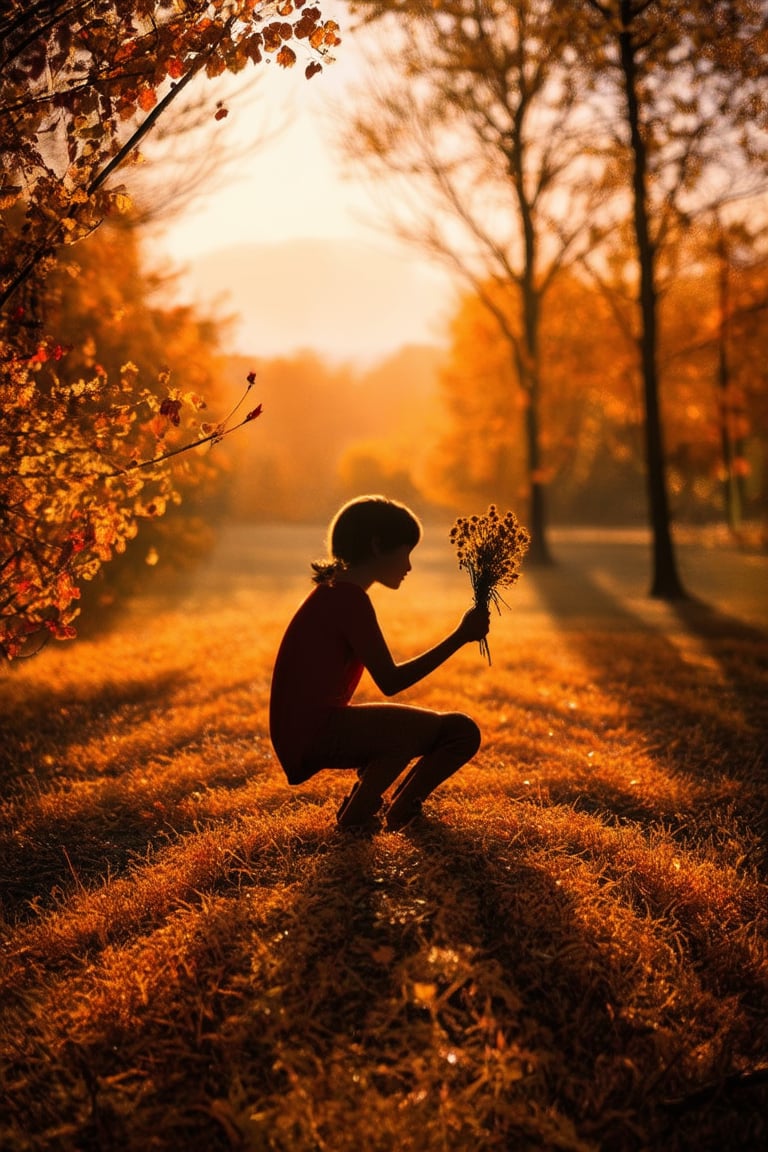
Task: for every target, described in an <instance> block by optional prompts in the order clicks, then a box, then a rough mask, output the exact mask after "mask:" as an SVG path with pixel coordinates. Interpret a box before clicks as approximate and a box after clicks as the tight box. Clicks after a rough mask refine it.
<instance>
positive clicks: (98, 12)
mask: <svg viewBox="0 0 768 1152" xmlns="http://www.w3.org/2000/svg"><path fill="white" fill-rule="evenodd" d="M337 31H338V28H337V25H336V24H335V23H334V22H333V21H324V20H323V17H322V14H321V11H320V9H319V7H317V6H315V5H313V4H308V3H306V0H274V2H270V0H185V2H184V3H179V2H177V0H160V2H159V3H158V2H155V0H45V2H42V0H40V2H35V0H33V2H32V3H27V2H23V3H22V2H21V0H9V3H6V4H5V5H4V6H3V11H2V14H1V15H0V157H1V161H0V162H1V164H2V168H1V169H0V251H1V253H2V254H1V256H0V370H1V372H2V375H0V406H2V411H3V418H4V438H3V444H2V448H0V528H1V530H2V531H1V532H0V537H1V543H0V573H1V574H2V595H1V596H0V652H2V653H3V654H4V655H6V656H14V655H18V654H19V653H22V652H24V651H27V650H29V648H30V647H32V648H34V647H36V646H37V644H38V642H39V638H40V637H45V636H46V635H53V636H55V637H58V638H67V637H69V636H71V635H72V634H73V631H74V627H73V620H74V618H75V616H76V614H77V599H78V595H79V582H80V581H81V580H82V579H84V578H87V577H89V576H93V575H94V573H95V572H96V571H97V570H98V568H99V567H100V565H101V564H103V563H104V562H105V561H106V560H108V559H110V558H111V557H112V556H113V555H114V554H115V552H120V551H122V550H123V549H124V548H125V543H126V540H127V539H129V538H130V537H131V536H132V535H134V534H135V531H136V523H137V517H140V516H142V515H146V514H149V515H151V516H152V515H156V514H158V513H159V512H160V511H161V510H162V507H163V506H164V505H165V504H167V503H169V502H170V501H172V500H174V499H176V498H177V495H178V494H177V491H176V488H175V486H174V482H173V479H172V478H171V476H170V474H169V473H168V471H167V470H165V469H163V468H161V467H159V466H158V465H159V462H160V460H161V459H162V458H165V457H167V456H168V455H169V454H175V453H177V452H178V451H179V449H180V448H181V447H183V444H180V443H179V441H178V439H177V438H178V436H179V434H180V432H181V430H182V429H183V428H184V427H185V424H186V422H187V420H188V419H189V417H190V416H192V417H193V418H194V413H195V411H196V410H198V409H200V408H201V407H202V404H203V400H202V398H201V396H200V394H199V393H198V392H197V390H196V388H194V387H190V386H189V383H188V381H185V380H184V379H176V378H175V377H174V375H173V365H172V363H171V362H170V355H171V352H172V349H171V348H170V347H169V348H168V349H166V351H167V353H168V360H167V361H166V362H164V363H162V364H157V363H156V364H154V365H153V366H151V367H144V368H141V369H140V368H139V367H138V366H137V364H136V363H135V362H134V361H133V360H131V359H128V360H127V361H126V362H124V363H122V364H120V365H116V366H114V367H113V368H112V369H111V371H110V372H109V373H108V372H107V370H106V368H105V365H104V363H103V362H102V359H100V352H99V349H98V348H97V347H95V345H94V346H93V347H91V344H93V341H90V342H89V343H88V344H87V347H86V345H84V344H83V342H82V341H80V342H78V339H77V338H76V337H74V338H72V339H71V338H70V336H69V335H68V333H67V331H65V330H64V327H55V323H56V317H57V301H58V298H59V297H58V296H57V290H56V288H55V286H54V284H53V282H52V279H51V274H52V272H53V269H54V268H55V267H56V265H57V264H59V263H61V262H62V261H64V262H65V263H66V266H67V269H68V274H71V275H78V264H77V245H78V244H79V243H82V242H84V240H85V238H86V237H87V236H89V235H90V233H92V232H93V231H94V229H95V228H97V227H98V226H99V224H100V223H101V222H102V221H103V220H104V219H105V218H107V217H108V216H110V215H113V214H115V213H125V212H129V211H130V195H129V190H130V180H129V178H127V177H126V175H125V173H126V171H127V170H128V169H129V168H130V165H131V163H132V162H134V161H135V160H136V159H137V158H138V156H139V153H140V146H141V143H142V140H144V138H145V137H146V135H147V133H148V132H149V131H150V130H151V129H152V128H153V126H154V125H155V124H156V123H157V122H158V120H159V118H160V117H161V116H162V115H163V113H165V112H166V111H167V110H168V109H169V108H170V107H171V106H172V105H173V104H174V101H176V100H177V98H178V97H179V95H180V93H181V92H182V91H184V90H185V88H186V87H187V86H188V85H189V84H190V83H191V82H192V81H193V80H194V79H195V78H196V77H198V76H207V77H208V78H215V77H216V76H218V75H220V74H221V73H223V72H225V71H229V72H239V71H241V70H242V69H244V68H245V67H247V66H248V65H250V64H259V63H261V62H262V61H264V60H266V59H274V60H275V61H276V62H277V64H278V65H279V66H281V67H284V68H288V67H292V66H293V65H294V64H296V63H297V61H298V60H299V59H302V62H303V64H304V68H305V73H306V75H307V77H308V78H310V77H312V76H313V75H314V74H315V73H316V72H318V71H319V70H321V68H322V61H323V59H324V58H327V57H328V54H329V52H330V50H331V48H333V47H334V46H335V45H336V44H337V43H338V42H339V39H338V35H337ZM212 115H213V116H214V117H215V118H223V117H224V116H226V108H225V107H223V106H220V107H218V108H217V109H216V110H215V111H214V112H212ZM118 179H119V180H120V183H118ZM58 318H59V321H60V320H61V316H60V315H59V317H58ZM170 343H172V341H169V344H170ZM103 359H104V360H106V359H107V357H104V358H103ZM187 368H189V360H187ZM193 375H194V373H193ZM251 386H252V380H249V381H248V384H247V386H246V388H245V391H246V393H247V392H248V391H250V387H251ZM259 411H260V409H259V407H258V406H256V407H252V406H251V405H250V404H249V405H247V406H246V407H244V408H243V409H241V410H240V411H239V412H238V413H237V416H236V419H235V421H234V422H235V423H238V422H240V421H241V420H243V419H245V420H246V421H247V420H249V419H252V418H253V417H254V416H255V415H257V414H258V412H259ZM231 427H232V421H230V422H227V420H226V419H225V418H224V419H222V418H216V417H215V416H214V419H213V422H212V423H211V424H210V425H209V427H208V430H206V427H205V426H204V421H200V422H199V423H198V427H197V429H196V431H195V432H194V433H193V434H192V436H191V439H192V440H199V439H202V440H207V441H210V442H215V441H216V440H217V439H219V438H220V437H221V435H223V434H225V432H226V431H227V430H228V429H229V428H231Z"/></svg>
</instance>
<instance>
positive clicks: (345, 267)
mask: <svg viewBox="0 0 768 1152" xmlns="http://www.w3.org/2000/svg"><path fill="white" fill-rule="evenodd" d="M184 292H185V295H191V297H192V299H193V300H194V301H195V302H196V303H199V304H201V305H203V306H206V305H207V306H208V307H210V306H211V304H213V305H215V308H216V310H217V312H221V313H224V314H237V315H238V316H239V320H238V321H237V323H236V325H235V327H234V328H233V346H232V351H233V353H240V354H243V355H249V356H275V355H279V354H282V353H286V354H289V353H292V352H295V351H297V350H300V349H312V350H314V351H316V352H318V353H320V354H321V355H322V356H323V357H324V358H327V359H330V360H332V361H334V362H338V361H347V360H354V361H356V362H362V363H367V364H369V363H371V362H373V361H375V360H378V359H380V358H381V357H382V356H386V355H388V354H390V353H391V352H393V351H394V350H395V349H397V348H399V347H401V346H402V345H404V344H425V343H426V344H442V343H443V342H444V341H445V329H446V321H447V319H448V318H449V316H450V312H451V302H452V299H453V289H452V287H451V285H450V283H449V281H448V279H447V277H446V276H445V275H444V274H441V273H440V272H439V271H437V270H436V269H435V268H434V267H432V266H430V265H429V264H427V263H426V262H425V260H424V259H423V258H422V257H420V256H419V254H418V253H415V252H414V253H406V254H405V255H403V256H399V255H397V254H393V253H391V252H388V251H385V250H383V249H381V248H378V247H376V246H374V245H367V244H365V243H364V242H358V241H353V240H319V239H308V240H295V241H289V242H283V243H275V244H244V245H243V246H242V247H233V248H223V249H220V250H217V251H215V252H212V253H209V254H206V255H203V256H201V257H198V258H197V259H194V260H192V261H190V262H189V264H188V265H187V268H186V271H185V275H184Z"/></svg>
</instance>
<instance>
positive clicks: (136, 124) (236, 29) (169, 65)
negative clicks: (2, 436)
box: [0, 0, 339, 305]
mask: <svg viewBox="0 0 768 1152" xmlns="http://www.w3.org/2000/svg"><path fill="white" fill-rule="evenodd" d="M337 31H338V25H337V24H336V23H335V22H334V21H323V18H322V15H321V12H320V9H319V8H318V7H316V6H315V5H307V4H306V0H266V2H265V0H187V2H186V3H184V4H177V3H173V2H171V0H160V2H159V3H156V2H154V0H152V2H150V0H93V2H91V3H87V2H86V3H78V4H75V5H72V4H71V3H69V2H66V0H53V2H52V3H50V4H45V5H42V4H33V5H28V4H25V3H21V2H19V0H11V3H10V4H9V5H6V6H5V11H4V14H3V15H2V17H0V44H1V45H2V47H0V77H2V79H1V80H0V154H1V155H2V156H3V161H2V164H3V168H2V179H1V180H0V187H1V191H0V211H1V212H2V215H6V214H7V213H8V211H9V210H10V209H12V208H15V211H16V213H17V215H18V214H20V215H21V223H20V225H19V224H16V225H15V226H14V228H13V229H12V231H11V235H12V236H13V238H14V239H13V243H9V238H8V236H7V235H6V221H5V220H3V221H2V232H3V260H2V267H1V268H0V305H3V304H5V303H6V302H7V301H8V300H9V299H10V297H11V296H12V295H13V294H14V292H16V291H17V290H18V288H19V287H20V285H22V284H24V283H25V282H26V281H27V280H28V279H29V277H30V276H31V275H32V274H33V273H34V272H35V271H36V270H37V269H39V266H40V263H41V261H44V260H46V259H48V258H50V257H53V256H54V255H55V253H56V252H57V250H58V249H59V247H60V245H61V244H62V243H69V242H72V241H74V240H76V239H78V238H79V237H81V236H84V235H86V234H87V233H88V232H89V231H90V230H91V229H92V228H94V227H95V226H96V225H98V223H99V222H100V221H101V220H102V219H103V218H104V216H105V215H107V214H108V213H109V212H110V211H114V210H118V211H120V210H123V209H124V208H125V207H127V204H128V198H127V193H126V191H125V189H124V188H123V187H115V186H114V185H112V184H111V183H110V177H112V176H113V175H114V173H115V172H116V171H117V169H118V168H120V167H121V166H122V165H123V164H124V163H125V162H126V161H129V160H133V159H135V158H136V157H137V149H138V146H139V145H140V143H141V141H142V140H143V138H144V137H145V136H146V134H147V132H148V131H149V130H150V129H151V128H152V127H153V125H154V124H155V123H156V121H157V120H158V119H159V117H160V116H161V115H162V114H163V113H164V112H165V111H166V109H167V108H168V107H170V105H171V104H172V102H173V101H174V100H175V99H176V98H177V97H178V96H179V94H180V93H181V92H182V91H183V89H184V88H185V87H186V86H187V84H189V83H190V81H192V80H193V79H194V78H195V76H197V75H198V74H204V75H206V76H208V77H216V76H218V75H220V74H222V73H224V72H240V71H242V70H243V69H244V68H245V67H246V66H247V65H248V64H249V63H252V64H258V63H260V62H262V61H263V60H265V59H268V58H274V59H275V60H276V61H277V63H278V64H279V65H280V66H281V67H283V68H290V67H292V66H293V65H294V64H295V63H296V61H297V49H298V50H301V46H306V53H307V55H308V57H309V59H308V63H307V65H306V68H305V72H306V75H307V77H311V76H312V75H314V74H315V73H316V72H318V71H320V70H321V68H322V65H321V63H320V60H322V59H323V58H324V57H327V55H328V53H329V51H330V49H331V48H332V47H334V46H335V45H336V44H338V43H339V38H338V36H337ZM214 115H215V116H217V117H223V116H225V115H226V109H224V108H219V109H218V110H217V111H216V112H215V113H214ZM0 220H2V216H0Z"/></svg>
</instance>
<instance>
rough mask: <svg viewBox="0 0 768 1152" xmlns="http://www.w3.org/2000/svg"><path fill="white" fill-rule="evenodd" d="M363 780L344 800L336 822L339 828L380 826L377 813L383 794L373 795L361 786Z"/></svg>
mask: <svg viewBox="0 0 768 1152" xmlns="http://www.w3.org/2000/svg"><path fill="white" fill-rule="evenodd" d="M361 783H362V782H361V781H358V783H357V784H355V786H354V788H353V789H352V791H351V792H350V793H349V795H348V796H345V798H344V799H343V800H342V802H341V805H340V807H339V809H338V811H337V813H336V823H337V824H338V826H339V828H343V829H344V830H345V831H346V830H350V831H351V830H354V829H370V828H374V829H376V828H378V827H380V821H378V820H377V819H376V813H377V812H378V811H379V809H380V808H381V805H382V804H383V800H382V798H381V796H377V795H371V794H370V793H369V792H366V790H365V789H364V788H362V787H361Z"/></svg>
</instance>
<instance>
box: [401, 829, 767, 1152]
mask: <svg viewBox="0 0 768 1152" xmlns="http://www.w3.org/2000/svg"><path fill="white" fill-rule="evenodd" d="M407 835H408V838H409V839H410V840H411V841H412V843H414V844H415V845H416V846H417V847H418V849H419V850H420V852H421V854H422V864H421V868H420V885H419V890H420V894H421V895H422V896H423V897H424V899H425V901H426V903H427V905H428V906H429V907H431V908H433V909H436V910H437V909H442V910H443V914H442V915H438V916H436V918H435V924H434V927H435V932H434V935H433V943H434V944H437V945H438V946H439V945H441V944H442V945H443V946H448V947H450V948H454V949H455V948H456V947H457V946H459V947H460V945H461V942H462V940H463V941H465V942H468V943H469V944H470V945H472V946H473V947H474V948H476V949H477V951H478V956H479V957H488V958H491V959H492V960H493V961H495V962H496V964H497V965H498V968H499V972H500V980H499V982H498V985H497V994H496V995H495V996H491V997H490V998H489V999H488V1003H487V1012H488V1013H489V1014H490V1016H491V1022H492V1023H493V1024H494V1025H495V1026H496V1027H498V1028H500V1029H501V1030H502V1032H503V1033H504V1035H505V1037H506V1042H507V1044H510V1043H512V1044H515V1043H517V1044H518V1045H520V1046H521V1047H522V1048H523V1050H526V1051H528V1052H530V1054H531V1057H532V1066H533V1067H532V1070H535V1067H536V1065H537V1063H538V1064H539V1066H540V1068H541V1070H542V1071H543V1073H544V1086H543V1087H544V1093H545V1095H544V1097H543V1098H542V1096H541V1095H540V1094H539V1093H540V1091H541V1085H538V1086H537V1084H536V1079H535V1076H534V1077H533V1078H532V1080H531V1082H530V1094H531V1100H532V1101H535V1103H536V1104H538V1105H539V1106H540V1107H541V1108H542V1109H543V1110H547V1109H552V1110H554V1111H557V1112H561V1113H562V1112H564V1113H566V1114H567V1115H568V1116H569V1117H570V1118H571V1119H572V1121H573V1123H574V1125H575V1127H576V1129H577V1131H578V1133H579V1135H580V1136H581V1137H582V1138H586V1139H588V1140H591V1141H595V1143H596V1146H598V1147H601V1148H610V1149H612V1150H613V1152H624V1150H626V1152H629V1150H636V1149H639V1148H641V1147H642V1148H645V1149H648V1148H658V1149H662V1148H663V1149H665V1152H669V1150H670V1149H681V1148H690V1147H698V1148H704V1147H707V1148H712V1149H714V1148H717V1149H723V1150H725V1149H734V1150H735V1149H739V1150H740V1149H742V1148H746V1147H751V1146H752V1145H751V1144H750V1140H751V1139H752V1138H754V1133H755V1132H756V1131H758V1130H759V1129H760V1126H761V1120H760V1114H759V1112H757V1111H753V1112H752V1113H749V1112H747V1113H745V1112H744V1110H743V1107H742V1106H743V1104H744V1101H743V1100H738V1099H734V1100H728V1099H725V1100H723V1101H722V1102H721V1107H720V1111H719V1114H718V1115H717V1116H715V1117H713V1116H711V1115H707V1116H706V1117H705V1118H704V1121H703V1122H704V1132H705V1133H706V1136H705V1138H704V1140H703V1142H702V1139H701V1138H700V1137H699V1134H698V1133H697V1126H698V1124H699V1122H700V1119H701V1118H700V1117H698V1116H691V1117H690V1118H689V1119H688V1120H687V1121H683V1120H681V1119H680V1118H679V1117H672V1115H671V1113H670V1110H669V1108H668V1104H669V1101H670V1099H673V1098H687V1096H688V1094H689V1093H690V1090H691V1087H693V1088H697V1087H698V1085H697V1084H694V1085H690V1084H689V1083H687V1082H686V1079H685V1076H684V1075H681V1074H680V1073H679V1070H678V1061H679V1058H680V1056H681V1054H683V1053H684V1052H685V1051H686V1049H687V1048H688V1046H689V1045H690V1046H694V1045H695V1043H696V1041H695V1040H692V1039H691V1038H690V1035H689V1029H688V1025H687V1021H686V1018H685V1011H684V1009H683V1011H682V1012H681V1015H680V1017H679V1018H678V1019H675V1013H674V1010H669V1008H668V1005H667V1004H665V1003H663V1000H664V995H663V989H664V987H665V985H664V983H663V981H662V983H661V984H660V1002H659V1003H658V1004H657V1005H655V1006H654V1007H653V1008H651V1007H650V1005H649V1006H648V1009H649V1013H650V1015H648V1016H646V1013H645V1011H644V1010H643V998H644V995H645V993H644V992H643V981H644V977H643V972H644V970H645V966H646V965H647V957H646V956H645V955H644V954H642V952H638V953H637V954H633V953H632V951H631V949H630V948H628V947H627V942H626V940H623V941H622V945H621V947H619V948H616V947H614V946H613V944H612V941H611V926H610V919H609V918H606V916H605V914H602V915H601V912H600V910H599V909H598V908H595V909H594V911H593V914H592V919H591V920H590V919H585V918H584V916H583V915H579V914H578V913H577V911H576V909H575V907H574V905H573V902H572V901H571V900H570V899H569V898H568V896H567V895H565V894H564V892H563V890H562V889H561V888H560V887H559V885H558V884H557V881H555V880H554V879H553V877H552V876H551V875H549V874H548V873H547V872H546V870H545V868H544V866H542V867H541V868H539V867H537V866H536V865H535V864H533V863H531V862H528V861H526V860H525V859H524V858H520V857H518V856H516V854H515V844H514V841H511V842H510V841H509V840H508V839H507V840H505V839H503V838H501V839H499V840H498V841H496V840H494V838H493V837H492V836H487V835H484V836H483V837H482V839H481V838H479V837H478V835H477V829H476V828H475V829H474V830H471V829H467V830H466V831H462V830H460V829H458V828H457V827H455V826H453V827H448V826H446V825H444V824H441V823H439V822H432V821H430V822H428V823H427V824H426V826H425V825H424V824H421V825H419V824H416V825H414V826H413V828H412V829H411V830H409V832H408V834H407ZM520 856H521V857H522V856H523V854H522V853H521V854H520ZM468 910H471V913H472V918H471V920H470V921H469V922H467V920H466V914H467V911H468ZM468 929H469V930H468ZM641 939H642V934H641ZM499 988H505V989H507V990H509V991H510V992H511V996H508V997H505V996H502V995H499V994H498V989H499ZM623 996H625V997H626V998H627V1000H626V1002H622V997H623ZM636 997H637V1001H638V1004H639V1005H640V1010H639V1011H637V1012H635V1011H634V1010H633V1008H634V1005H633V1001H634V1000H635V998H636ZM653 1012H657V1013H658V1017H657V1019H658V1021H663V1025H664V1026H663V1027H657V1026H656V1024H655V1023H650V1022H649V1021H651V1020H652V1019H653V1015H652V1013H653ZM465 1024H466V1025H470V1026H471V1021H470V1020H466V1021H465ZM734 1039H735V1041H736V1043H737V1045H738V1042H739V1040H738V1034H735V1036H734ZM456 1040H457V1042H459V1043H460V1037H458V1036H457V1037H456ZM720 1042H721V1043H723V1044H724V1054H726V1058H727V1054H728V1053H729V1052H730V1049H729V1048H728V1041H727V1040H725V1041H723V1039H722V1038H720ZM747 1047H748V1045H747ZM683 1062H684V1063H686V1061H683ZM525 1084H526V1081H525V1080H523V1081H522V1091H523V1092H525V1090H526V1089H525ZM509 1090H510V1089H507V1091H509ZM514 1090H516V1089H514V1088H513V1089H512V1091H514ZM684 1123H690V1124H691V1125H692V1128H691V1130H690V1132H689V1134H688V1136H686V1132H685V1128H684V1127H683V1125H684ZM713 1124H714V1125H716V1126H717V1130H716V1131H715V1132H713V1131H712V1125H713ZM673 1128H674V1133H673ZM707 1138H708V1139H710V1140H711V1141H712V1142H711V1143H707Z"/></svg>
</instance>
